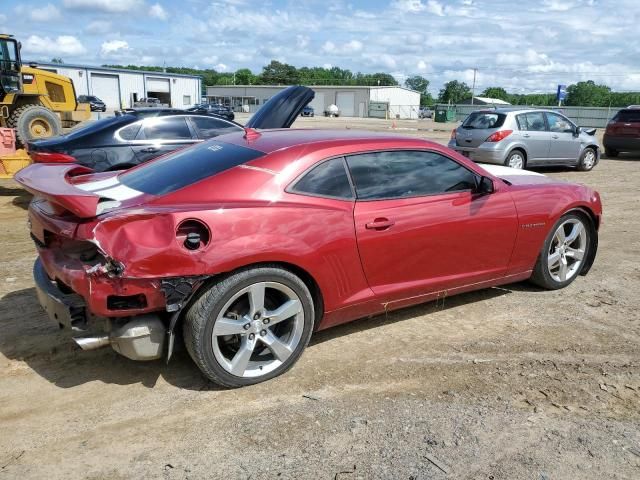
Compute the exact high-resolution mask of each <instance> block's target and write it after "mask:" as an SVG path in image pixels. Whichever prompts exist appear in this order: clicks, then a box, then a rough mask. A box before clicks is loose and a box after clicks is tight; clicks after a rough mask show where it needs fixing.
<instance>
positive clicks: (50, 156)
mask: <svg viewBox="0 0 640 480" xmlns="http://www.w3.org/2000/svg"><path fill="white" fill-rule="evenodd" d="M29 156H30V157H31V160H33V161H34V163H76V162H77V160H76V159H75V157H72V156H71V155H67V154H66V153H52V152H30V153H29Z"/></svg>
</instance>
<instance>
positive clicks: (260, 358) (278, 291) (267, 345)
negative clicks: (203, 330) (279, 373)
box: [211, 282, 305, 378]
mask: <svg viewBox="0 0 640 480" xmlns="http://www.w3.org/2000/svg"><path fill="white" fill-rule="evenodd" d="M304 322H305V317H304V309H303V307H302V302H301V300H300V298H299V297H298V295H297V294H296V293H295V292H294V291H293V290H292V289H291V288H289V287H287V286H286V285H283V284H281V283H278V282H258V283H254V284H251V285H249V286H248V287H245V288H243V289H241V290H239V291H238V292H236V293H235V294H234V295H233V296H232V297H231V299H230V300H229V301H227V303H226V304H225V305H224V307H223V308H222V309H221V310H220V313H219V315H218V317H217V318H216V321H215V323H214V326H213V331H212V334H211V336H212V338H211V340H212V347H213V354H214V356H215V358H216V360H217V361H218V363H219V364H220V365H221V366H222V368H224V370H226V371H227V372H228V373H230V374H232V375H235V376H237V377H244V378H248V377H259V376H262V375H266V374H267V373H269V372H272V371H273V370H275V369H276V368H278V367H280V366H281V365H282V364H283V363H284V362H286V360H287V359H288V358H289V357H290V356H291V355H292V354H293V352H294V351H295V349H296V347H298V345H299V344H300V340H301V338H302V333H303V329H304Z"/></svg>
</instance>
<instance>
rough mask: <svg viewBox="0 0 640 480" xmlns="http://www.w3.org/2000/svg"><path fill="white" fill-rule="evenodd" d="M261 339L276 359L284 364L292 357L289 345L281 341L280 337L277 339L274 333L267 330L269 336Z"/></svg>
mask: <svg viewBox="0 0 640 480" xmlns="http://www.w3.org/2000/svg"><path fill="white" fill-rule="evenodd" d="M260 339H261V340H262V341H263V342H264V344H265V345H266V346H267V348H268V349H269V350H271V353H273V356H274V357H276V358H277V359H278V360H280V361H281V362H284V361H285V360H286V359H287V358H289V356H290V355H291V353H293V352H292V350H291V347H289V345H287V344H286V343H284V342H282V341H280V339H278V337H276V336H275V335H274V334H273V332H271V331H269V330H267V334H266V335H265V336H264V337H260Z"/></svg>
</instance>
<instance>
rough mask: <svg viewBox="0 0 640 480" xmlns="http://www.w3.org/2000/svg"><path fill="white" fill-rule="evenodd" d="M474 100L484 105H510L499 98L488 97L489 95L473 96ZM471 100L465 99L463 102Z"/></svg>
mask: <svg viewBox="0 0 640 480" xmlns="http://www.w3.org/2000/svg"><path fill="white" fill-rule="evenodd" d="M473 99H474V101H477V102H480V103H481V104H482V103H484V104H486V105H511V104H510V103H509V102H505V101H504V100H500V99H499V98H489V97H473ZM468 102H471V99H470V98H469V99H467V100H465V103H468Z"/></svg>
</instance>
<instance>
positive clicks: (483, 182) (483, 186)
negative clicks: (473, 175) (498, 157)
mask: <svg viewBox="0 0 640 480" xmlns="http://www.w3.org/2000/svg"><path fill="white" fill-rule="evenodd" d="M493 192H494V188H493V180H491V179H490V178H489V177H484V176H483V177H480V180H478V185H477V186H476V193H479V194H480V195H489V194H490V193H493Z"/></svg>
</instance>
